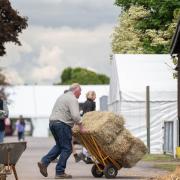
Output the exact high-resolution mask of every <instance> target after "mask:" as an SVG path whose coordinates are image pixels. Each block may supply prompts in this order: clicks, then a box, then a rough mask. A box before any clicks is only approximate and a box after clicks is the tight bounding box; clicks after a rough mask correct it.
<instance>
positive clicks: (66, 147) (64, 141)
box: [41, 121, 72, 175]
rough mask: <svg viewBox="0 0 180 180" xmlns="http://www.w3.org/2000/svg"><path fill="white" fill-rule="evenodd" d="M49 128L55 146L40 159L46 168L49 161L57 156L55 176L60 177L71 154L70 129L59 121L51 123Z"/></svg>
mask: <svg viewBox="0 0 180 180" xmlns="http://www.w3.org/2000/svg"><path fill="white" fill-rule="evenodd" d="M49 128H50V130H51V132H52V135H53V137H54V139H55V142H56V145H55V146H53V147H52V149H51V150H50V151H49V152H48V154H47V155H45V156H44V157H43V158H42V160H41V161H42V163H44V164H45V165H46V166H48V165H49V164H50V163H51V161H53V160H54V159H56V158H57V157H58V156H59V155H60V157H59V160H58V163H57V165H56V174H57V175H60V174H63V173H64V172H65V168H66V163H67V159H68V158H69V156H70V155H71V153H72V143H71V141H72V131H71V127H70V126H68V125H67V124H65V123H63V122H60V121H54V122H53V121H52V122H50V124H49Z"/></svg>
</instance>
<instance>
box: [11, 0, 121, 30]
mask: <svg viewBox="0 0 180 180" xmlns="http://www.w3.org/2000/svg"><path fill="white" fill-rule="evenodd" d="M12 5H13V7H14V8H15V9H18V11H19V12H21V13H20V14H21V15H23V16H27V17H28V19H29V21H28V22H29V24H30V25H36V26H37V25H38V26H46V27H63V26H69V27H75V28H77V27H81V28H92V27H95V26H97V25H99V24H104V23H114V22H115V20H116V19H115V18H117V16H118V14H119V13H120V8H119V7H117V6H115V5H114V0H91V1H89V0H38V1H37V0H18V1H17V0H12Z"/></svg>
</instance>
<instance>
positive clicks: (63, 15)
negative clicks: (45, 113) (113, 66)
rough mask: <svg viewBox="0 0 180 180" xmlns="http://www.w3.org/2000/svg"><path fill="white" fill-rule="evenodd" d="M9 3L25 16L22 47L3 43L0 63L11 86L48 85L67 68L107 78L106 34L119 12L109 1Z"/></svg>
mask: <svg viewBox="0 0 180 180" xmlns="http://www.w3.org/2000/svg"><path fill="white" fill-rule="evenodd" d="M10 1H11V3H12V6H13V8H14V9H17V10H18V11H19V13H20V15H22V16H27V17H28V28H27V29H26V30H24V31H23V33H22V34H21V35H20V37H19V38H20V41H21V43H22V46H17V45H14V44H12V43H10V44H7V45H6V50H7V54H6V55H5V56H3V57H1V61H0V65H1V67H3V69H4V71H5V72H6V74H7V76H8V78H9V80H10V81H11V83H12V84H34V83H37V84H53V83H55V82H58V81H59V79H60V75H61V73H62V70H63V69H64V68H66V67H69V66H71V67H78V66H80V67H84V68H89V69H91V70H94V71H96V72H98V73H103V74H106V75H108V76H109V75H110V63H109V55H110V54H111V48H110V45H111V38H110V35H111V34H112V31H113V27H114V26H115V25H116V23H117V18H118V15H119V14H120V8H119V7H116V6H115V5H114V0H90V1H89V0H10Z"/></svg>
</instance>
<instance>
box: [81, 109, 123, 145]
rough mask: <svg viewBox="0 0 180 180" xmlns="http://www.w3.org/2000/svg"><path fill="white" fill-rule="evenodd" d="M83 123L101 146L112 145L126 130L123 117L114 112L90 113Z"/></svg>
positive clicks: (85, 116)
mask: <svg viewBox="0 0 180 180" xmlns="http://www.w3.org/2000/svg"><path fill="white" fill-rule="evenodd" d="M82 122H83V126H84V127H85V128H86V129H87V130H88V131H89V133H90V134H92V135H93V136H94V137H95V138H96V139H97V140H98V142H100V143H101V145H104V144H105V145H107V144H110V143H112V142H113V141H114V140H115V139H116V137H117V135H118V134H119V133H120V132H121V131H122V130H123V129H124V119H123V117H122V116H118V115H116V114H114V113H112V112H100V111H92V112H88V113H86V114H85V115H84V116H83V118H82Z"/></svg>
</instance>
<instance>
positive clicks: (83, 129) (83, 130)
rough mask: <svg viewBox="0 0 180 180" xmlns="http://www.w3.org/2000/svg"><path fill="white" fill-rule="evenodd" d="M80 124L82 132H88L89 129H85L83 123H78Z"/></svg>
mask: <svg viewBox="0 0 180 180" xmlns="http://www.w3.org/2000/svg"><path fill="white" fill-rule="evenodd" d="M78 126H79V130H80V133H87V132H88V131H87V129H85V128H84V127H83V125H82V123H80V124H78Z"/></svg>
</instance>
